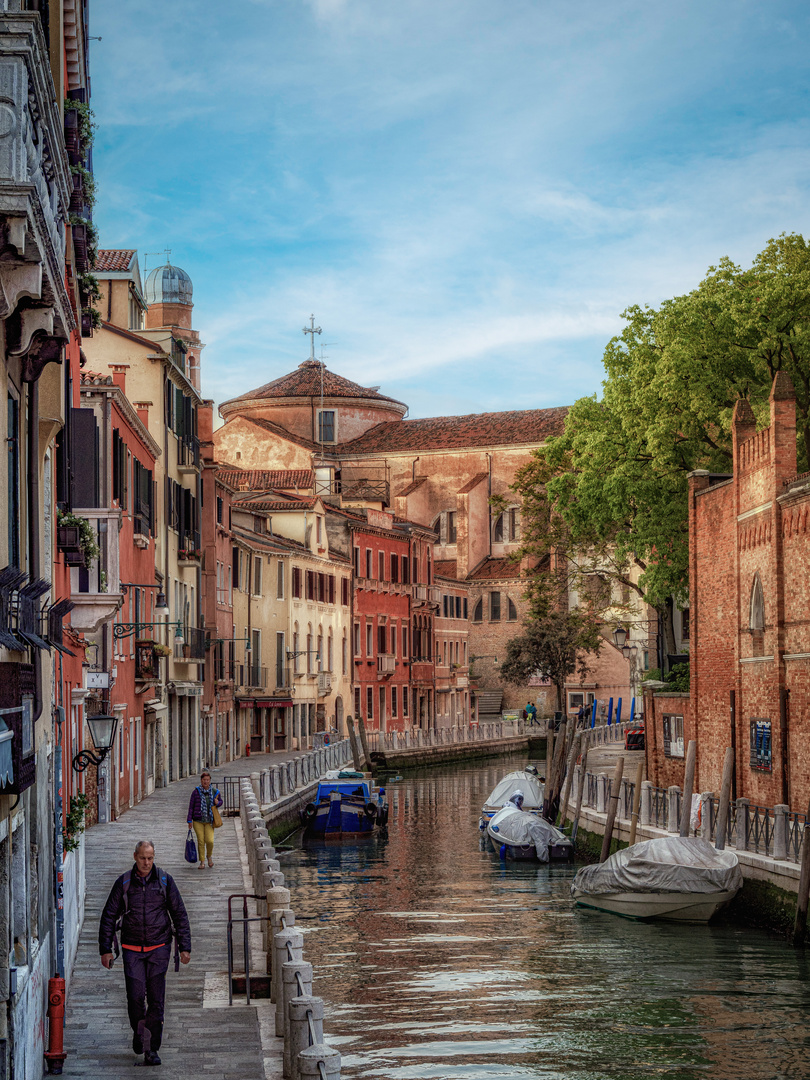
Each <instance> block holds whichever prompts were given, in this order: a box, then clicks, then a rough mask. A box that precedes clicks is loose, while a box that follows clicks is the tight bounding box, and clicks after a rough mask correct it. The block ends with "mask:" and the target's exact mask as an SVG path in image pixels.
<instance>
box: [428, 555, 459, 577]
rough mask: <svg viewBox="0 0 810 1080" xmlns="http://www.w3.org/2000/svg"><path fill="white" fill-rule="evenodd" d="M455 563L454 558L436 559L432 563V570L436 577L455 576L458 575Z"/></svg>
mask: <svg viewBox="0 0 810 1080" xmlns="http://www.w3.org/2000/svg"><path fill="white" fill-rule="evenodd" d="M457 565H458V564H457V562H456V560H455V559H436V560H435V561H434V563H433V572H434V574H435V575H436V577H447V578H455V577H458V571H457V569H456V567H457Z"/></svg>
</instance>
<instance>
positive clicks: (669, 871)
mask: <svg viewBox="0 0 810 1080" xmlns="http://www.w3.org/2000/svg"><path fill="white" fill-rule="evenodd" d="M742 880H743V879H742V871H741V870H740V867H739V863H738V861H737V856H736V854H735V853H734V852H733V851H717V850H716V849H715V848H714V847H713V846H712V845H711V844H710V843H708V841H706V840H702V839H701V838H700V837H686V836H666V837H660V838H658V839H655V840H643V841H641V843H639V844H634V845H633V846H632V847H631V848H623V849H622V850H621V851H617V852H615V853H614V854H613V855H611V856H610V858H609V859H607V860H606V861H605V862H604V863H601V864H599V865H595V866H584V867H583V868H582V869H581V870H580V871H579V872H578V873H577V876H576V877H575V878H574V881H573V884H572V885H571V895H572V896H573V898H574V899H575V900H576V902H577V905H578V906H579V907H588V908H595V909H596V910H597V911H607V912H610V913H611V914H612V915H621V916H623V917H624V918H625V919H667V920H668V921H670V922H684V923H705V922H708V921H709V919H711V918H712V916H713V915H716V914H717V912H718V911H720V910H721V909H722V908H724V907H726V905H727V904H730V903H731V901H732V900H733V899H734V897H735V896H736V895H737V893H738V892H739V891H740V889H741V888H742Z"/></svg>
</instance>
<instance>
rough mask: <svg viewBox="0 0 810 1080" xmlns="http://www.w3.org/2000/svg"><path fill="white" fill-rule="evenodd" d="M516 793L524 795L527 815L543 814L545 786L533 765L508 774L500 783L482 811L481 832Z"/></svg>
mask: <svg viewBox="0 0 810 1080" xmlns="http://www.w3.org/2000/svg"><path fill="white" fill-rule="evenodd" d="M516 791H520V792H522V793H523V810H524V812H525V813H529V814H539V813H541V811H542V809H543V799H544V798H545V784H544V783H543V781H542V780H541V779H540V777H539V776H538V775H537V769H535V767H534V766H533V765H529V766H527V768H525V769H521V770H519V771H518V772H510V773H507V774H506V776H504V778H503V779H502V780H499V781H498V783H497V784H496V786H495V788H494V789H493V790H492V792H491V794H490V795H489V798H488V799H487V801H486V802H485V803H484V807H483V809H482V810H481V819H480V821H479V822H478V827H479V828H480V830H481V832H484V830H485V829H486V827H487V825H488V824H489V822H490V821H491V820H492V816H493V814H496V813H497V812H498V811H499V810H500V809H501V807H502V806H503V805H504V804H505V803H508V802H509V800H510V799H511V798H512V796H513V795H514V794H515V792H516Z"/></svg>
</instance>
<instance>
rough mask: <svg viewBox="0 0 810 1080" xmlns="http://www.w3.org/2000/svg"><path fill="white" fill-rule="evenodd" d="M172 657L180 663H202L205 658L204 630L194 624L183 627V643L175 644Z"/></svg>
mask: <svg viewBox="0 0 810 1080" xmlns="http://www.w3.org/2000/svg"><path fill="white" fill-rule="evenodd" d="M174 659H175V660H176V661H177V660H179V661H180V662H181V663H183V662H185V663H189V664H200V663H202V661H203V660H205V631H204V630H200V629H199V628H198V627H196V626H185V627H183V644H182V645H180V644H177V643H176V644H175V646H174Z"/></svg>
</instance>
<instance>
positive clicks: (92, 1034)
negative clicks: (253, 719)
mask: <svg viewBox="0 0 810 1080" xmlns="http://www.w3.org/2000/svg"><path fill="white" fill-rule="evenodd" d="M297 756H299V754H296V753H295V752H285V754H284V760H289V759H291V758H294V757H297ZM278 760H279V757H278V755H275V756H274V755H273V754H257V755H254V756H252V757H250V758H248V759H244V760H240V761H235V762H230V763H229V764H228V765H227V766H224V767H219V768H216V769H212V770H211V772H212V774H213V776H214V782H215V783H217V782H220V783H221V779H222V777H223V776H224V775H225V774H226V773H227V775H228V776H238V775H249V774H250V773H251V772H255V771H257V770H260V769H263V768H267V767H268V766H269V765H272V764H277V763H278ZM196 783H198V779H197V777H189V778H188V779H186V780H181V781H178V782H176V783H173V784H170V785H169V787H168V788H162V789H159V790H158V791H156V792H154V794H153V795H150V796H149V798H148V799H145V800H144V801H143V802H142V803H140V804H139V805H138V806H135V807H133V808H132V809H131V810H128V811H127V813H126V814H124V815H123V816H122V817H121V818H120V819H119V820H118V821H117V822H114V823H113V824H111V825H99V826H96V827H94V828H92V829H90V830H88V832H87V835H86V840H85V843H86V857H87V903H86V910H85V921H84V927H83V929H82V935H81V940H80V943H79V951H78V955H77V958H76V964H75V967H74V972H73V978H72V980H71V984H70V994H69V998H68V1008H67V1017H66V1023H65V1048H66V1050H67V1051H68V1058H67V1060H66V1062H65V1067H64V1074H63V1075H65V1076H74V1077H82V1078H83V1080H97V1078H101V1077H103V1078H104V1080H111V1078H114V1077H115V1078H117V1077H120V1076H129V1075H133V1076H142V1075H143V1074H142V1073H140V1072H138V1073H134V1072H132V1071H131V1070H133V1069H134V1068H135V1063H136V1061H137V1062H142V1060H143V1059H142V1058H136V1057H135V1055H134V1054H133V1053H132V1050H131V1040H132V1033H131V1030H130V1027H129V1022H128V1020H127V1012H126V997H125V994H124V976H123V971H122V968H121V961H120V960H119V961H118V962H117V963H116V965H115V967H114V969H113V970H112V971H111V972H107V971H105V970H104V969H103V968H102V966H101V964H100V962H99V953H98V920H99V916H100V914H101V909H102V907H103V906H104V902H105V900H106V899H107V895H108V893H109V890H110V888H111V886H112V883H113V881H114V880H115V878H116V877H117V876H118V875H119V874H121V873H123V872H124V871H125V870H127V869H128V868H129V867H130V866H131V865H132V852H133V850H134V848H135V844H136V843H137V841H138V840H142V839H149V840H153V841H154V844H155V848H156V854H155V862H156V863H157V864H158V866H161V867H163V868H164V869H166V870H168V871H169V873H170V874H172V876H173V877H174V878H175V880H176V881H177V884H178V887H179V889H180V892H181V893H182V896H183V899H184V901H185V904H186V907H187V909H188V913H189V918H190V920H191V933H192V955H191V963H190V964H189V965H188V966H186V967H184V966H182V965H181V968H180V972H179V973H178V974H175V972H174V964H173V963H172V964H170V965H169V974H168V978H167V985H166V1026H165V1030H164V1039H163V1046H162V1047H161V1050H160V1056H161V1058H162V1060H163V1066H162V1070H163V1072H162V1075H166V1076H170V1077H171V1078H172V1080H187V1078H188V1080H199V1078H200V1077H205V1078H211V1080H266V1077H267V1076H272V1075H273V1074H275V1075H278V1076H280V1075H281V1040H278V1043H279V1046H278V1050H277V1051H276V1048H275V1047H273V1048H272V1050H271V1054H274V1055H275V1054H277V1056H278V1062H277V1069H276V1067H275V1066H276V1062H274V1061H272V1060H270V1061H267V1062H266V1063H265V1062H264V1061H263V1051H262V1046H261V1039H260V1031H259V1020H258V1014H257V1011H256V1009H254V1008H245V1007H242V1008H238V1007H236V1008H230V1009H229V1008H228V1007H227V1005H226V1006H224V1007H222V1008H218V1007H216V1006H214V1007H206V1008H203V992H204V987H205V983H206V973H208V974H209V985H210V984H211V982H212V981H215V980H213V979H212V977H211V976H212V973H222V974H223V976H224V974H225V972H226V971H227V945H226V921H227V897H228V895H229V894H231V893H242V892H245V891H246V889H245V885H244V881H243V876H242V866H243V862H242V859H241V857H240V852H239V848H238V845H237V836H236V822H237V820H238V819H237V818H224V819H223V824H222V828H221V829H218V830H217V834H216V846H215V851H214V867H213V869H208V868H206V869H205V870H198V869H197V868H196V866H191V865H189V864H188V863H187V862H185V861H184V860H183V848H184V844H185V838H186V812H187V809H188V799H189V795H190V793H191V791H192V789H193V787H194V786H195V784H196ZM222 982H223V983H224V985H225V986H227V979H225V978H223V979H222ZM209 1006H210V1003H209ZM261 1008H262V1010H264V1009H268V1008H272V1006H271V1005H270V1004H269V1002H267V1003H264V1002H262V1003H261Z"/></svg>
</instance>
